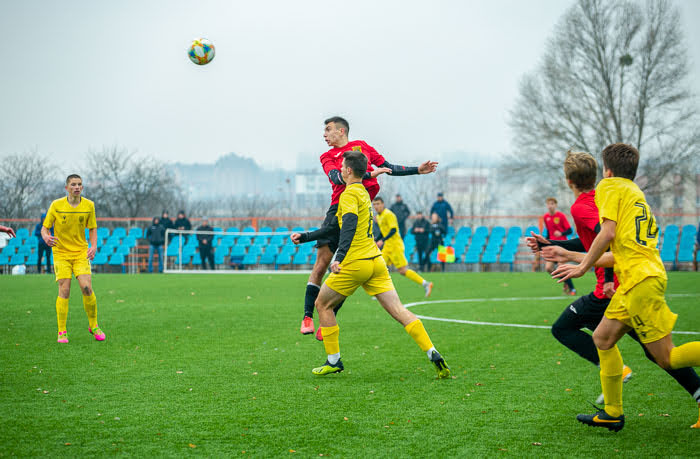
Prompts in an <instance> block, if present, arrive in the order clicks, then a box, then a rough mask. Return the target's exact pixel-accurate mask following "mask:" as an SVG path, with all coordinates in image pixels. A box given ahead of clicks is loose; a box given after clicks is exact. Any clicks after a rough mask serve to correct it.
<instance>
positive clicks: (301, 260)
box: [292, 253, 309, 265]
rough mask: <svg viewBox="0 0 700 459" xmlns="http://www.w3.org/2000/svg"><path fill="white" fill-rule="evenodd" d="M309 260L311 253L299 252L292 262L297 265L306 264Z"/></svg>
mask: <svg viewBox="0 0 700 459" xmlns="http://www.w3.org/2000/svg"><path fill="white" fill-rule="evenodd" d="M308 262H309V254H308V253H297V254H296V255H294V259H293V261H292V264H295V265H306V264H308Z"/></svg>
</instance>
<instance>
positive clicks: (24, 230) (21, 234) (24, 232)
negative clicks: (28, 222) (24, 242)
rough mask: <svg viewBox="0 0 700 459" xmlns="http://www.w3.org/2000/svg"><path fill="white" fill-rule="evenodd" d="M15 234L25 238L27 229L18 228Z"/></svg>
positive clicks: (27, 233)
mask: <svg viewBox="0 0 700 459" xmlns="http://www.w3.org/2000/svg"><path fill="white" fill-rule="evenodd" d="M15 234H16V235H17V238H19V239H27V238H28V237H29V230H28V229H27V228H19V229H18V230H17V231H15Z"/></svg>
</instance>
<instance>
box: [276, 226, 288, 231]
mask: <svg viewBox="0 0 700 459" xmlns="http://www.w3.org/2000/svg"><path fill="white" fill-rule="evenodd" d="M288 232H289V228H287V227H286V226H278V227H277V228H275V233H288Z"/></svg>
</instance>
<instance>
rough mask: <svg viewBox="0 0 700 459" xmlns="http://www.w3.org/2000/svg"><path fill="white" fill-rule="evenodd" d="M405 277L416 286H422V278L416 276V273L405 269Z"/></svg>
mask: <svg viewBox="0 0 700 459" xmlns="http://www.w3.org/2000/svg"><path fill="white" fill-rule="evenodd" d="M406 277H407V278H409V279H411V280H412V281H413V282H415V283H416V284H418V285H423V278H422V277H420V276H419V275H418V273H417V272H415V271H414V270H412V269H407V270H406Z"/></svg>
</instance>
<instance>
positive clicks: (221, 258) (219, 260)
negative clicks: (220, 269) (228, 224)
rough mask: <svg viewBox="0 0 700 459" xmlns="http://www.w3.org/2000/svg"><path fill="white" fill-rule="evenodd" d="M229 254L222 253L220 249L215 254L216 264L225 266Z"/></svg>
mask: <svg viewBox="0 0 700 459" xmlns="http://www.w3.org/2000/svg"><path fill="white" fill-rule="evenodd" d="M227 255H228V254H227V253H225V252H224V251H220V250H219V249H217V250H216V252H214V263H215V264H217V265H223V264H224V263H226V256H227Z"/></svg>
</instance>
